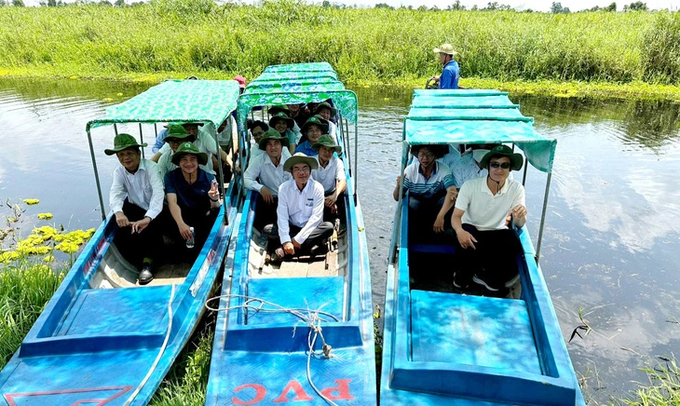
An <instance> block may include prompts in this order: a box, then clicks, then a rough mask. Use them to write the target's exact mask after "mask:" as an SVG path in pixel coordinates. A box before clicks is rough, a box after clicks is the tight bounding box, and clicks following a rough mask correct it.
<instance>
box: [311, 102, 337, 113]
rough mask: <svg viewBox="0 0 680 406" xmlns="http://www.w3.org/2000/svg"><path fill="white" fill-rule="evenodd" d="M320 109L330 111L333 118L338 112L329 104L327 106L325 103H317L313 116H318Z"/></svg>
mask: <svg viewBox="0 0 680 406" xmlns="http://www.w3.org/2000/svg"><path fill="white" fill-rule="evenodd" d="M322 109H329V110H330V111H331V117H334V116H335V115H336V114H338V110H337V109H335V108H334V107H333V106H331V105H330V104H328V103H327V102H323V103H319V105H318V106H316V108H315V109H314V113H315V114H319V112H320V111H321V110H322Z"/></svg>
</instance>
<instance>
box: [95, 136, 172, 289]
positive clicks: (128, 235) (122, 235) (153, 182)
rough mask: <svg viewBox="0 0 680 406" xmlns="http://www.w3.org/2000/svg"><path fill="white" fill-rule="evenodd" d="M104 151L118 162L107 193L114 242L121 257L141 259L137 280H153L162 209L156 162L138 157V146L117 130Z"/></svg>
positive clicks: (160, 241) (159, 242)
mask: <svg viewBox="0 0 680 406" xmlns="http://www.w3.org/2000/svg"><path fill="white" fill-rule="evenodd" d="M113 144H114V147H113V148H112V149H105V150H104V153H105V154H106V155H113V154H116V156H117V157H118V161H119V162H120V166H119V167H117V168H116V169H115V170H114V172H113V184H112V185H111V193H110V195H109V204H110V206H111V211H112V212H113V213H114V214H115V217H116V218H115V220H116V223H117V224H118V227H120V230H118V232H117V233H116V236H115V238H114V243H115V244H116V247H118V249H119V250H120V252H121V254H123V257H124V258H125V259H127V260H128V261H129V262H130V263H132V264H133V265H135V266H139V264H140V263H141V271H140V273H139V284H140V285H145V284H147V283H149V282H151V280H153V269H152V265H153V261H154V258H155V256H156V255H157V254H158V252H159V251H160V249H161V248H162V244H163V239H162V238H163V237H162V235H161V232H160V230H161V227H160V225H159V224H158V221H157V220H155V219H157V218H158V217H159V215H160V213H161V211H162V210H163V197H164V190H163V182H162V181H161V177H160V172H159V170H158V167H157V165H156V164H155V163H154V162H152V161H150V160H148V159H141V150H140V148H142V147H146V143H144V144H138V143H137V140H135V138H134V137H133V136H131V135H129V134H118V135H117V136H116V137H115V138H114V140H113Z"/></svg>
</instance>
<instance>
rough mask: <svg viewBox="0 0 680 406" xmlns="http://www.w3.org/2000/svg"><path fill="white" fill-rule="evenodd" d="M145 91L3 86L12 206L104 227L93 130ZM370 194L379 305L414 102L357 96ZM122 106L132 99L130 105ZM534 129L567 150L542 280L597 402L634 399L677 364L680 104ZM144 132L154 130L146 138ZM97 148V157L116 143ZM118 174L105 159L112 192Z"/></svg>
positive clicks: (540, 185)
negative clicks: (31, 200) (664, 362)
mask: <svg viewBox="0 0 680 406" xmlns="http://www.w3.org/2000/svg"><path fill="white" fill-rule="evenodd" d="M144 89H145V86H143V85H133V84H124V83H116V82H87V81H77V80H55V81H37V82H36V81H33V80H0V126H1V128H3V130H5V131H3V132H1V133H0V143H2V145H3V147H2V148H0V200H1V201H4V200H5V199H7V198H12V199H17V198H26V197H38V198H40V199H41V204H40V205H39V206H37V207H38V208H37V209H34V208H31V209H29V210H33V211H34V212H39V211H51V212H53V214H54V215H55V220H54V221H55V222H56V223H57V224H59V223H63V224H65V225H66V224H69V223H71V225H70V228H75V227H94V226H96V225H97V224H98V223H99V219H100V214H99V213H98V211H97V207H98V201H97V195H96V189H95V186H94V177H93V174H92V169H91V163H90V157H89V152H88V148H87V142H86V137H85V133H84V128H85V123H86V122H87V121H88V120H90V119H93V118H96V117H101V116H102V115H103V114H104V109H105V107H106V106H107V105H110V104H111V103H116V102H119V101H122V100H123V99H125V98H127V97H129V96H131V95H134V94H137V93H139V92H141V91H142V90H144ZM355 91H356V92H357V94H358V96H359V105H360V117H359V118H360V124H359V134H360V144H359V194H360V198H361V202H362V205H363V209H364V215H365V220H366V232H367V238H368V243H369V249H370V261H371V267H372V272H373V293H374V300H375V302H376V303H382V302H383V301H384V289H385V271H386V262H387V255H388V245H389V240H390V237H391V233H392V216H393V214H394V209H395V203H394V202H393V200H392V197H391V192H392V189H393V187H394V182H395V178H396V176H397V175H398V171H399V159H400V154H401V144H400V140H401V130H402V119H403V116H404V115H405V114H406V113H407V111H408V106H409V104H410V101H411V94H410V92H408V91H404V90H402V89H393V88H392V89H385V88H375V87H371V88H358V89H355ZM119 94H120V95H119ZM513 100H514V101H516V102H519V103H520V104H521V105H522V111H523V113H524V114H525V115H527V116H533V117H535V118H536V127H537V129H538V131H539V132H541V133H543V134H545V135H546V136H550V137H555V138H557V139H558V147H557V157H556V161H555V173H554V176H553V188H552V191H551V195H550V201H549V207H548V214H547V227H546V230H545V236H544V241H543V248H542V258H541V266H542V268H543V272H544V275H545V277H546V280H547V283H548V287H549V289H550V291H551V295H552V298H553V302H554V306H555V310H556V312H557V315H558V318H559V320H560V325H561V328H562V333H563V336H564V337H565V340H567V339H568V338H569V337H570V336H571V334H572V331H573V330H574V329H575V328H576V327H577V326H578V325H580V324H581V320H580V319H579V309H580V308H582V309H583V317H584V319H585V320H586V321H587V322H588V323H589V325H590V326H592V328H593V329H594V331H593V332H592V333H590V334H589V335H588V336H587V337H585V338H584V339H581V338H578V337H575V338H574V340H573V341H572V342H571V343H569V344H567V347H568V349H569V351H570V354H571V356H572V360H573V362H574V366H575V368H576V370H577V374H578V375H579V376H583V377H584V381H585V382H586V385H585V387H584V393H585V396H586V399H593V400H595V401H597V402H605V401H607V400H609V399H610V397H612V396H613V397H618V398H621V397H626V396H628V393H629V391H630V390H632V389H634V388H635V383H634V382H636V381H637V382H645V381H646V378H645V375H644V373H642V372H640V371H639V370H638V368H640V367H643V366H646V365H649V363H654V361H655V357H656V356H669V355H671V353H672V352H673V351H675V350H676V349H677V348H678V347H677V345H678V341H679V340H680V339H678V338H674V337H680V324H679V323H678V318H680V317H678V314H679V313H680V298H678V297H677V295H676V294H675V292H676V291H677V290H678V289H679V288H680V286H679V285H680V282H678V281H677V277H676V268H677V267H676V265H675V264H677V263H679V262H680V249H679V248H680V244H679V243H678V241H679V240H680V239H679V238H678V237H679V234H680V230H679V227H680V226H679V225H680V221H679V220H680V218H679V217H680V214H679V213H680V210H679V209H680V207H678V206H679V204H680V203H678V202H680V192H679V191H678V190H677V187H676V185H677V180H676V176H675V174H676V173H678V172H680V141H679V140H680V131H679V129H678V114H679V113H680V106H679V105H678V103H671V102H658V101H637V102H629V101H625V100H607V101H604V100H588V99H585V100H581V99H577V100H574V99H562V98H537V97H526V96H523V97H513ZM145 131H146V130H145ZM110 140H111V138H110V134H108V135H105V134H103V133H102V134H101V135H99V134H95V140H94V141H95V149H96V150H97V151H101V150H102V149H103V148H104V147H105V145H107V144H106V143H107V142H109V143H110ZM114 161H115V160H107V159H106V157H104V156H103V154H100V155H98V162H99V165H100V174H101V178H102V180H103V182H104V184H103V185H102V187H103V189H104V190H108V185H110V183H107V182H110V175H109V174H110V173H111V171H112V170H113V167H114V166H115V162H114ZM545 180H546V177H545V175H544V174H542V173H540V172H538V171H535V170H529V173H528V182H527V204H528V208H529V211H530V222H529V223H528V227H529V229H530V232H531V234H532V235H533V236H534V238H535V237H536V235H537V227H538V221H537V220H538V218H539V216H540V208H541V202H542V198H543V191H544V187H545Z"/></svg>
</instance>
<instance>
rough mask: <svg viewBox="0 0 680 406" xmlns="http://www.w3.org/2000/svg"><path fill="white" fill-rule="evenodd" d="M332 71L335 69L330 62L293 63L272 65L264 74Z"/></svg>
mask: <svg viewBox="0 0 680 406" xmlns="http://www.w3.org/2000/svg"><path fill="white" fill-rule="evenodd" d="M322 71H332V72H334V70H333V67H332V66H331V64H330V63H328V62H310V63H291V64H286V65H270V66H267V68H266V69H265V70H264V73H273V72H322Z"/></svg>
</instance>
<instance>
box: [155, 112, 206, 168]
mask: <svg viewBox="0 0 680 406" xmlns="http://www.w3.org/2000/svg"><path fill="white" fill-rule="evenodd" d="M178 126H179V127H182V128H183V129H184V131H185V132H186V133H187V134H189V136H191V137H193V139H194V140H193V141H192V142H193V144H194V145H195V146H196V148H198V150H199V151H201V152H204V153H205V154H206V155H208V162H207V163H206V164H204V165H201V166H200V167H201V169H203V170H204V171H206V172H208V173H209V174H211V175H215V170H214V166H213V160H212V158H213V155H215V154H217V144H216V142H215V136H216V135H217V134H215V135H211V133H213V134H214V132H215V126H213V125H209V126H208V127H209V129H203V128H199V127H200V126H203V124H202V123H201V124H199V123H183V124H178V123H172V124H169V125H168V131H167V133H166V136H165V137H166V138H167V137H168V136H170V134H171V133H174V134H175V135H176V134H177V132H178V131H180V130H179V128H177V127H178ZM171 129H173V131H170V130H171ZM172 152H173V151H172V148H170V145H169V144H167V143H166V144H165V145H163V147H161V149H159V150H158V152H156V154H154V156H152V157H151V160H152V161H154V162H160V160H161V157H163V156H164V155H167V157H166V158H165V161H164V162H166V164H165V165H167V164H168V163H170V164H171V161H172ZM172 169H177V166H176V165H175V166H174V168H171V169H169V170H172Z"/></svg>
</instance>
